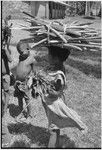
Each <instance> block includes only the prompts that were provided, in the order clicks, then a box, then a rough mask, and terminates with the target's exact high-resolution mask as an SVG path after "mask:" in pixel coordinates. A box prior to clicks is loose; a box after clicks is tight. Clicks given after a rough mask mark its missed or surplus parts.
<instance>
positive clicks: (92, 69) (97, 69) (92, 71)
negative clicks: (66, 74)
mask: <svg viewBox="0 0 102 150" xmlns="http://www.w3.org/2000/svg"><path fill="white" fill-rule="evenodd" d="M67 64H68V65H69V66H71V67H73V68H76V69H78V70H79V71H81V72H83V73H84V74H86V75H92V76H94V77H96V78H101V63H99V65H91V64H86V63H84V62H80V61H78V60H77V61H76V60H73V59H71V58H69V59H68V60H67Z"/></svg>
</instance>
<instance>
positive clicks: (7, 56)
mask: <svg viewBox="0 0 102 150" xmlns="http://www.w3.org/2000/svg"><path fill="white" fill-rule="evenodd" d="M8 62H12V59H11V55H10V53H9V51H8V49H6V48H5V49H2V74H3V75H5V74H9V66H8Z"/></svg>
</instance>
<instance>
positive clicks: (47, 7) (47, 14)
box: [45, 1, 49, 19]
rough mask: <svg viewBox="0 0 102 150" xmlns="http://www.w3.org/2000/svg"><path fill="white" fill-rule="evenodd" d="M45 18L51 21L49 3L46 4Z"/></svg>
mask: <svg viewBox="0 0 102 150" xmlns="http://www.w3.org/2000/svg"><path fill="white" fill-rule="evenodd" d="M45 17H46V19H49V1H48V2H47V1H46V2H45Z"/></svg>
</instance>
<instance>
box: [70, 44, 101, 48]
mask: <svg viewBox="0 0 102 150" xmlns="http://www.w3.org/2000/svg"><path fill="white" fill-rule="evenodd" d="M70 44H73V45H75V46H80V47H89V48H101V45H100V46H95V45H89V44H77V43H70Z"/></svg>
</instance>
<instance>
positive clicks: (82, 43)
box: [22, 12, 101, 51]
mask: <svg viewBox="0 0 102 150" xmlns="http://www.w3.org/2000/svg"><path fill="white" fill-rule="evenodd" d="M23 13H24V14H25V15H27V16H28V17H26V18H25V21H27V22H29V23H32V22H33V24H34V26H29V27H28V26H22V29H25V30H30V31H32V32H31V35H32V36H33V37H32V38H36V37H37V39H40V40H38V41H37V43H34V44H33V46H32V47H35V46H38V45H39V44H42V43H43V44H49V45H58V46H60V47H65V48H68V49H69V48H70V49H77V50H81V51H82V50H87V49H96V50H101V36H100V35H99V33H98V32H97V31H96V30H95V29H94V28H90V25H91V24H93V22H88V23H79V22H78V21H74V22H72V23H63V22H61V21H57V20H54V21H51V20H44V19H41V18H36V17H33V16H32V15H31V14H28V13H26V12H23Z"/></svg>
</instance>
